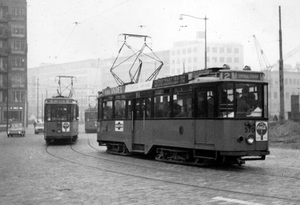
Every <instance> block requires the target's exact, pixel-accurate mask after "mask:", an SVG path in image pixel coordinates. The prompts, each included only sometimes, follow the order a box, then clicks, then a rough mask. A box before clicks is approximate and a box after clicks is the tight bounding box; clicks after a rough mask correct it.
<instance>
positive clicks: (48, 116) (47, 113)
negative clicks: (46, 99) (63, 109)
mask: <svg viewBox="0 0 300 205" xmlns="http://www.w3.org/2000/svg"><path fill="white" fill-rule="evenodd" d="M45 121H48V122H50V121H51V105H45Z"/></svg>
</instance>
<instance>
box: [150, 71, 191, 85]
mask: <svg viewBox="0 0 300 205" xmlns="http://www.w3.org/2000/svg"><path fill="white" fill-rule="evenodd" d="M187 82H188V74H183V75H180V76H172V77H168V78H162V79H158V80H155V81H153V88H161V87H166V86H171V85H178V84H184V83H187Z"/></svg>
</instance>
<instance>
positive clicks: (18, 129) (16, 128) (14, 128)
mask: <svg viewBox="0 0 300 205" xmlns="http://www.w3.org/2000/svg"><path fill="white" fill-rule="evenodd" d="M14 135H19V136H20V137H25V128H24V127H23V125H22V123H13V124H11V125H10V127H9V128H8V131H7V137H12V136H14Z"/></svg>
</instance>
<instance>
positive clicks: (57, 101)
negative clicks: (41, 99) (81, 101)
mask: <svg viewBox="0 0 300 205" xmlns="http://www.w3.org/2000/svg"><path fill="white" fill-rule="evenodd" d="M45 103H52V104H57V103H76V101H75V100H73V99H58V98H53V99H46V100H45Z"/></svg>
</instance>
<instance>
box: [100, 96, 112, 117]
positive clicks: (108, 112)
mask: <svg viewBox="0 0 300 205" xmlns="http://www.w3.org/2000/svg"><path fill="white" fill-rule="evenodd" d="M112 105H113V103H112V101H111V100H109V101H103V104H102V106H103V109H102V110H103V119H112V114H113V113H112Z"/></svg>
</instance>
